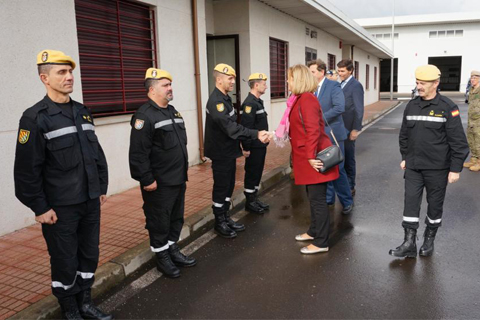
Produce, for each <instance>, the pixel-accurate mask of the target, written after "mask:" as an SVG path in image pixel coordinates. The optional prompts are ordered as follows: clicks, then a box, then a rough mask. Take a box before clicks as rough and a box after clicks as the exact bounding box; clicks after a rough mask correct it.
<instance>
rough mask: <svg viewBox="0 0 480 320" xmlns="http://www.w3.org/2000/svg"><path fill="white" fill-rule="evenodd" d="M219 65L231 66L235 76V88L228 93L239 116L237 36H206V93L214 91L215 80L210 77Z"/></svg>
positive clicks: (239, 77)
mask: <svg viewBox="0 0 480 320" xmlns="http://www.w3.org/2000/svg"><path fill="white" fill-rule="evenodd" d="M219 63H226V64H228V65H230V66H232V67H233V68H234V69H235V71H236V74H237V78H236V81H235V86H234V88H233V91H232V92H230V97H232V102H233V107H234V108H235V110H237V115H240V107H241V104H242V102H241V101H240V99H241V95H240V79H241V76H240V58H239V51H238V35H227V36H207V65H208V92H209V93H212V91H213V89H215V80H214V79H213V77H212V71H213V68H215V66H216V65H217V64H219ZM238 118H239V117H238Z"/></svg>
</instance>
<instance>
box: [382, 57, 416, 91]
mask: <svg viewBox="0 0 480 320" xmlns="http://www.w3.org/2000/svg"><path fill="white" fill-rule="evenodd" d="M391 65H392V60H391V59H383V60H382V61H380V92H390V77H391V71H390V70H391V69H390V66H391ZM413 86H414V85H412V87H413ZM393 92H398V58H395V59H393Z"/></svg>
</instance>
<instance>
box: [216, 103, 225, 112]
mask: <svg viewBox="0 0 480 320" xmlns="http://www.w3.org/2000/svg"><path fill="white" fill-rule="evenodd" d="M217 110H218V112H223V110H225V106H224V105H223V103H219V104H217Z"/></svg>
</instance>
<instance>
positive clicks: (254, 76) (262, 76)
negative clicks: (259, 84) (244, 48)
mask: <svg viewBox="0 0 480 320" xmlns="http://www.w3.org/2000/svg"><path fill="white" fill-rule="evenodd" d="M250 80H267V75H266V74H265V73H252V74H251V75H250V77H248V81H250Z"/></svg>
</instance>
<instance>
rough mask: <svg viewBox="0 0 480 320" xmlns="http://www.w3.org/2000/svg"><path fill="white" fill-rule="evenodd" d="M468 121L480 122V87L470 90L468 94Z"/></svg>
mask: <svg viewBox="0 0 480 320" xmlns="http://www.w3.org/2000/svg"><path fill="white" fill-rule="evenodd" d="M468 120H469V121H470V120H473V121H480V86H478V87H476V88H475V89H474V88H470V92H469V94H468Z"/></svg>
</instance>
